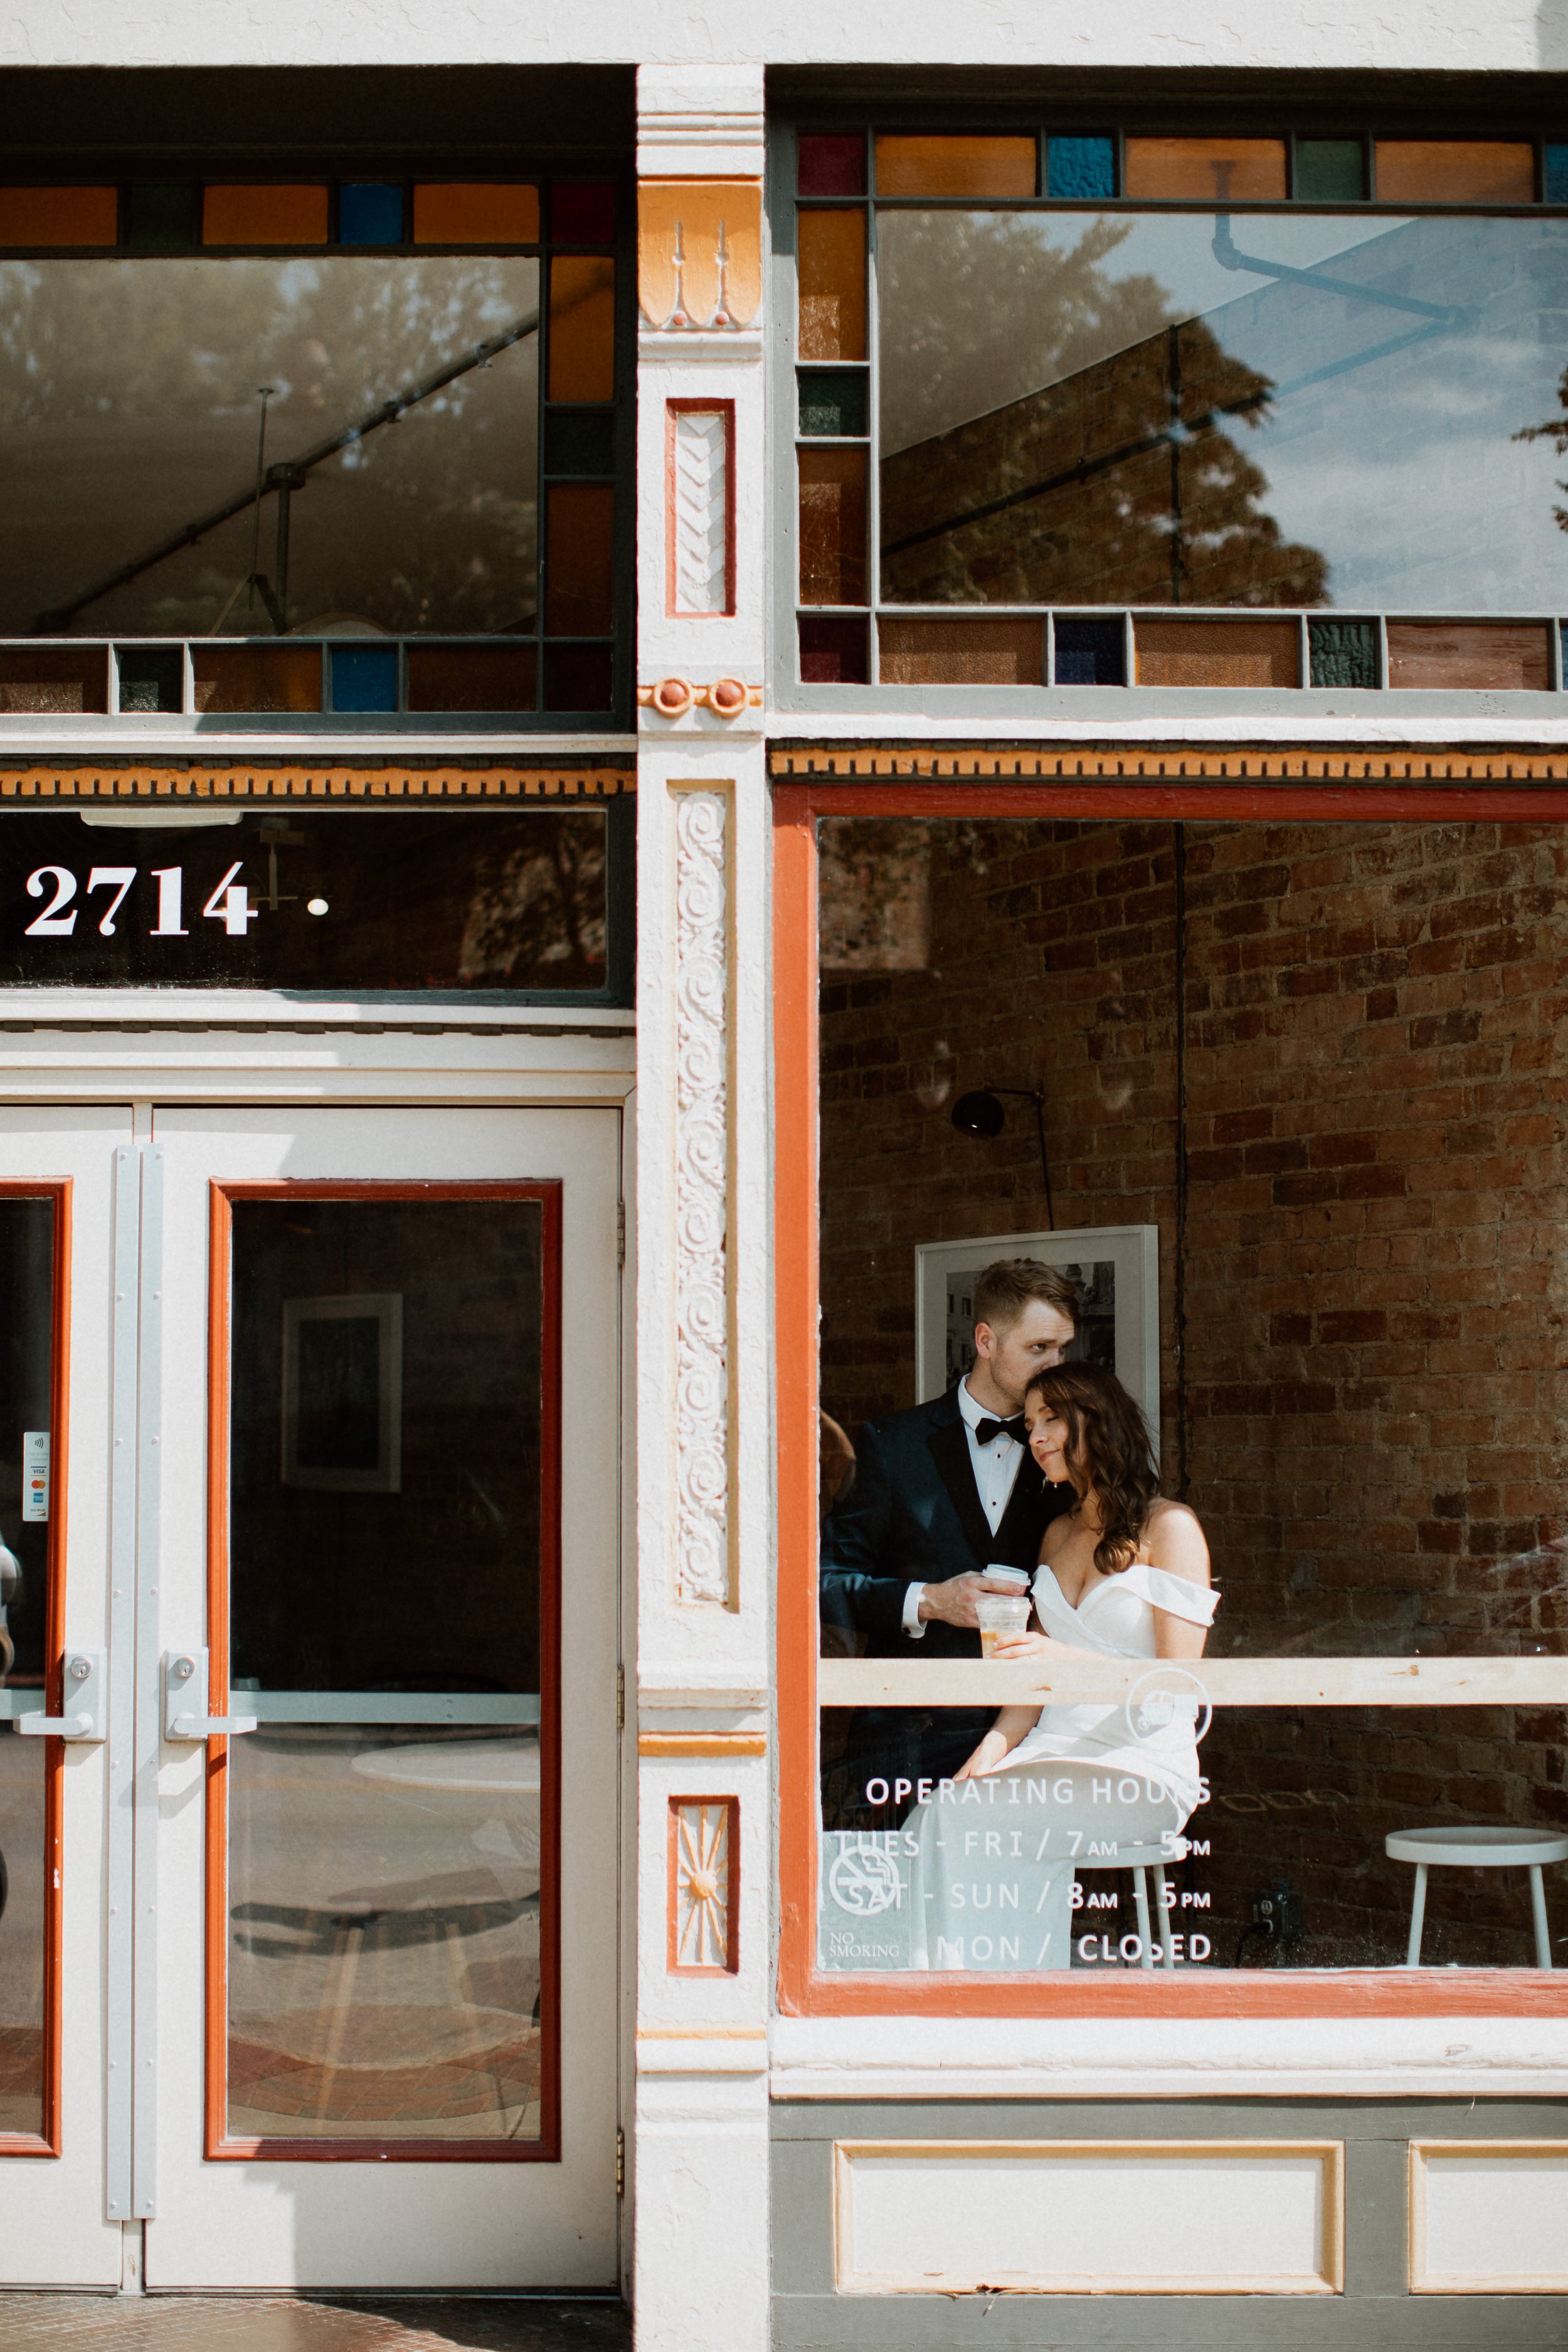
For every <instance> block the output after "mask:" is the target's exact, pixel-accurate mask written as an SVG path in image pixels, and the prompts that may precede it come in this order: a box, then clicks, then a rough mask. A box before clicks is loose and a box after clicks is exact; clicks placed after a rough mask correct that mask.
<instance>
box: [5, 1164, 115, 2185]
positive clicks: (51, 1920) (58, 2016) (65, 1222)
mask: <svg viewBox="0 0 1568 2352" xmlns="http://www.w3.org/2000/svg"><path fill="white" fill-rule="evenodd" d="M0 1201H52V1202H53V1203H54V1211H55V1220H54V1223H55V1234H54V1239H55V1263H54V1269H53V1278H52V1281H51V1283H50V1290H49V1304H50V1310H51V1312H52V1314H53V1317H54V1329H53V1332H52V1334H51V1339H52V1341H53V1347H52V1357H53V1360H52V1362H51V1364H50V1367H49V1412H50V1413H51V1415H52V1416H53V1430H52V1433H51V1436H50V1440H49V1541H48V1567H47V1590H46V1592H45V1598H44V1656H45V1659H46V1660H47V1664H46V1667H45V1671H44V1703H45V1706H46V1708H47V1712H48V1713H49V1714H50V1715H63V1714H64V1712H65V1663H66V1662H65V1622H66V1500H67V1496H68V1491H69V1480H68V1475H67V1473H68V1468H69V1435H70V1422H69V1419H68V1412H69V1404H70V1307H71V1180H70V1178H69V1177H68V1176H58V1177H48V1176H46V1177H40V1178H34V1177H27V1176H18V1177H7V1178H6V1179H5V1181H0ZM42 1744H43V1749H44V2047H43V2062H44V2112H43V2115H42V2117H41V2118H40V2120H41V2121H42V2124H43V2126H44V2128H43V2130H42V2132H41V2133H37V2132H0V2157H7V2156H32V2157H38V2156H59V2155H60V2154H61V2153H62V2152H63V2151H62V2147H61V2140H60V2068H61V2063H62V2054H63V2051H64V2043H65V2032H64V2019H63V2003H64V1975H63V1969H64V1950H63V1943H62V1937H63V1932H64V1927H65V1889H64V1885H63V1877H64V1873H63V1869H62V1863H63V1859H64V1853H63V1846H64V1841H63V1839H62V1836H61V1823H60V1811H61V1805H62V1802H63V1800H64V1796H65V1769H66V1744H65V1741H64V1740H63V1739H46V1740H45V1741H44V1742H43V1743H42ZM84 1866H85V1867H88V1868H90V1869H91V1870H94V1871H96V1870H97V1868H98V1866H99V1865H98V1861H97V1858H96V1856H94V1857H90V1858H89V1861H88V1862H87V1864H85V1865H84Z"/></svg>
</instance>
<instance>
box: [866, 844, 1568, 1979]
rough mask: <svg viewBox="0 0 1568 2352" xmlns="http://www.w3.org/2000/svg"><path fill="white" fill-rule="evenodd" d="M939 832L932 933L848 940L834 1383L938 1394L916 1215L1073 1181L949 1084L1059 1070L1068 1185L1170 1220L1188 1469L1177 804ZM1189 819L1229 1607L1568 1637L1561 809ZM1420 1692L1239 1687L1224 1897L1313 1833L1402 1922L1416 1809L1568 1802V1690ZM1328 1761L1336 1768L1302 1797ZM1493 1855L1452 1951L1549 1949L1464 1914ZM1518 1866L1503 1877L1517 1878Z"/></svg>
mask: <svg viewBox="0 0 1568 2352" xmlns="http://www.w3.org/2000/svg"><path fill="white" fill-rule="evenodd" d="M1175 854H1176V836H1175V832H1174V829H1173V826H1172V825H1170V824H1156V823H1152V822H1150V823H1145V822H1142V821H1139V822H1129V823H1124V824H1081V825H1080V824H1069V823H1066V822H1063V823H1058V824H1006V823H1002V822H991V821H984V820H979V821H974V822H965V823H962V824H960V823H947V824H939V825H935V826H933V827H931V882H930V909H931V913H930V925H931V936H930V947H929V962H928V966H927V968H926V969H924V970H921V971H912V970H905V971H889V972H871V971H858V972H843V973H838V974H835V973H832V972H829V973H828V974H826V976H825V983H824V993H823V1033H822V1048H823V1060H822V1067H823V1130H822V1154H823V1157H822V1164H823V1200H824V1223H823V1300H824V1319H823V1402H824V1404H825V1406H826V1408H827V1410H828V1411H829V1412H832V1413H833V1414H834V1415H835V1416H836V1417H837V1419H839V1420H840V1421H842V1422H844V1423H845V1424H846V1425H847V1427H849V1428H850V1430H851V1431H853V1429H854V1427H855V1425H856V1423H858V1421H859V1420H860V1419H861V1418H863V1417H865V1416H866V1415H867V1414H868V1413H870V1412H877V1411H885V1410H888V1409H889V1408H892V1407H896V1406H898V1405H901V1404H904V1403H907V1402H910V1401H912V1398H913V1395H914V1364H913V1330H914V1317H913V1255H912V1253H913V1248H914V1244H916V1242H917V1241H931V1240H940V1239H945V1238H957V1237H961V1236H963V1234H984V1233H1005V1232H1027V1231H1029V1230H1032V1229H1034V1228H1036V1227H1037V1226H1040V1225H1043V1224H1044V1223H1045V1222H1046V1220H1045V1215H1044V1204H1043V1200H1042V1194H1041V1184H1040V1174H1039V1164H1038V1155H1037V1148H1036V1143H1035V1138H1034V1133H1033V1129H1032V1122H1031V1121H1030V1120H1029V1118H1027V1115H1026V1111H1025V1115H1024V1116H1022V1117H1020V1116H1018V1115H1017V1113H1015V1115H1014V1116H1013V1117H1011V1118H1010V1119H1009V1123H1008V1126H1007V1129H1006V1131H1005V1133H1004V1135H1003V1136H1002V1137H1001V1138H1000V1139H997V1140H996V1141H995V1142H994V1143H981V1142H975V1141H972V1140H971V1139H968V1138H966V1137H963V1136H961V1135H959V1134H958V1133H956V1131H955V1130H954V1129H953V1128H952V1123H951V1117H950V1112H951V1106H952V1098H953V1097H954V1096H955V1095H956V1094H958V1093H959V1092H962V1091H963V1089H965V1088H966V1087H973V1086H976V1085H979V1084H981V1083H982V1082H984V1081H985V1080H991V1081H994V1082H997V1083H1004V1084H1016V1085H1032V1084H1033V1083H1034V1082H1035V1080H1036V1079H1037V1077H1038V1078H1039V1079H1040V1080H1041V1081H1042V1082H1043V1083H1044V1084H1045V1086H1046V1087H1047V1097H1048V1103H1049V1109H1048V1115H1047V1132H1048V1138H1049V1142H1050V1150H1051V1156H1052V1174H1053V1181H1054V1186H1055V1193H1056V1214H1057V1223H1058V1224H1059V1225H1064V1226H1065V1225H1097V1224H1112V1223H1117V1224H1120V1223H1129V1222H1132V1223H1145V1222H1148V1223H1157V1224H1158V1226H1159V1228H1160V1237H1161V1252H1160V1255H1161V1320H1162V1335H1163V1347H1162V1360H1163V1380H1162V1390H1163V1403H1162V1412H1163V1441H1164V1442H1163V1454H1164V1468H1165V1472H1166V1477H1167V1486H1168V1487H1169V1486H1173V1484H1174V1481H1175V1479H1176V1478H1177V1476H1178V1475H1179V1472H1180V1464H1179V1461H1178V1458H1177V1428H1178V1413H1177V1398H1176V1394H1175V1378H1174V1373H1175V1359H1174V1352H1173V1339H1174V1330H1173V1287H1174V1286H1173V1276H1174V1256H1173V1249H1174V1230H1175V1215H1176V1161H1177V1119H1176V1110H1177V1100H1176V1057H1175V1032H1176V1019H1175V982H1176V919H1175V888H1174V883H1175ZM1185 860H1186V896H1187V953H1186V980H1185V991H1186V996H1185V1002H1186V1015H1187V1055H1186V1072H1187V1120H1186V1141H1187V1151H1188V1176H1189V1195H1188V1221H1187V1251H1186V1283H1187V1350H1186V1354H1187V1394H1186V1411H1187V1416H1188V1425H1189V1428H1190V1433H1191V1440H1190V1455H1189V1462H1188V1472H1189V1479H1190V1494H1191V1499H1192V1501H1193V1503H1194V1507H1196V1508H1197V1510H1198V1511H1199V1513H1200V1515H1201V1517H1202V1518H1203V1520H1204V1523H1205V1528H1206V1530H1207V1533H1208V1536H1209V1540H1210V1543H1211V1546H1212V1549H1213V1551H1214V1556H1215V1578H1216V1581H1217V1582H1218V1583H1219V1584H1220V1585H1221V1587H1222V1590H1223V1594H1224V1600H1223V1604H1222V1607H1221V1611H1220V1614H1219V1618H1218V1621H1217V1622H1216V1626H1215V1635H1214V1637H1213V1641H1212V1647H1213V1649H1214V1650H1215V1652H1216V1653H1232V1654H1235V1653H1242V1654H1254V1655H1258V1654H1274V1653H1279V1652H1286V1653H1306V1654H1335V1653H1357V1654H1369V1653H1370V1654H1394V1655H1405V1654H1411V1653H1415V1652H1420V1653H1435V1652H1444V1651H1447V1652H1465V1651H1470V1650H1478V1649H1479V1650H1486V1651H1489V1652H1498V1651H1512V1652H1521V1651H1522V1652H1523V1653H1525V1654H1530V1653H1532V1652H1537V1651H1550V1652H1552V1653H1554V1654H1556V1653H1561V1652H1562V1650H1563V1647H1564V1639H1563V1634H1564V1627H1565V1625H1568V1609H1565V1599H1568V1585H1565V1579H1564V1572H1563V1528H1564V1517H1563V1470H1564V1466H1565V1464H1564V1454H1565V1447H1564V1438H1563V1412H1562V1404H1561V1376H1560V1364H1561V1360H1562V1354H1563V1339H1562V1333H1563V1276H1562V1275H1561V1273H1560V1272H1559V1270H1558V1265H1557V1260H1558V1256H1559V1252H1558V1246H1557V1244H1558V1235H1559V1233H1560V1231H1561V1229H1562V1223H1563V1096H1564V1090H1565V1076H1568V1056H1565V1055H1564V1053H1563V1049H1562V1047H1561V1046H1560V1045H1559V1043H1558V1028H1559V1024H1560V1022H1561V1019H1562V1015H1563V1006H1564V971H1565V967H1564V958H1563V934H1562V918H1563V909H1564V908H1565V907H1568V894H1565V889H1564V874H1565V863H1568V854H1565V851H1564V847H1563V842H1562V840H1561V838H1560V836H1558V835H1556V834H1555V833H1554V832H1553V830H1552V828H1550V827H1546V826H1499V825H1469V826H1459V825H1424V826H1399V825H1392V824H1339V825H1322V824H1258V825H1251V826H1240V825H1232V824H1188V825H1187V827H1186V829H1185ZM1018 1108H1019V1110H1025V1107H1023V1106H1019V1107H1018ZM1421 1720H1422V1725H1423V1728H1422V1729H1421V1731H1420V1732H1419V1734H1417V1733H1416V1732H1415V1730H1414V1729H1413V1724H1412V1719H1411V1718H1408V1717H1394V1716H1378V1717H1373V1716H1362V1717H1352V1716H1350V1715H1349V1714H1344V1713H1340V1712H1337V1711H1336V1712H1334V1713H1333V1714H1332V1715H1330V1714H1326V1713H1325V1714H1322V1715H1319V1714H1317V1713H1316V1711H1310V1712H1309V1714H1308V1715H1307V1716H1306V1717H1304V1718H1302V1719H1300V1721H1298V1720H1296V1719H1293V1718H1289V1717H1275V1716H1267V1715H1253V1716H1247V1717H1237V1718H1234V1719H1230V1720H1226V1719H1222V1720H1221V1722H1220V1723H1219V1724H1218V1725H1216V1727H1215V1731H1214V1732H1213V1734H1212V1735H1211V1738H1210V1742H1209V1745H1208V1748H1207V1749H1206V1750H1205V1754H1206V1756H1207V1758H1208V1766H1209V1769H1210V1771H1211V1773H1212V1775H1213V1777H1214V1780H1215V1792H1216V1802H1215V1806H1214V1807H1212V1808H1210V1809H1208V1813H1207V1818H1208V1820H1209V1821H1210V1822H1212V1823H1213V1824H1214V1836H1215V1857H1214V1863H1213V1865H1212V1874H1211V1882H1210V1883H1212V1884H1213V1885H1214V1886H1215V1902H1216V1905H1218V1904H1219V1902H1220V1900H1221V1896H1222V1895H1224V1896H1225V1899H1226V1905H1227V1906H1232V1905H1234V1904H1236V1903H1238V1902H1239V1901H1240V1899H1241V1897H1242V1896H1243V1895H1245V1892H1246V1890H1247V1887H1248V1886H1250V1885H1254V1884H1257V1883H1258V1879H1259V1876H1260V1875H1263V1876H1267V1875H1268V1874H1270V1873H1271V1872H1272V1871H1273V1870H1274V1869H1279V1868H1287V1869H1289V1871H1290V1873H1291V1874H1292V1875H1293V1876H1294V1877H1295V1878H1296V1880H1297V1883H1298V1885H1303V1888H1304V1891H1305V1892H1306V1893H1307V1894H1308V1895H1309V1898H1310V1914H1311V1915H1312V1924H1313V1925H1314V1927H1316V1928H1317V1929H1318V1931H1319V1932H1320V1934H1321V1935H1323V1936H1324V1937H1327V1938H1328V1939H1329V1940H1330V1941H1331V1944H1332V1945H1333V1947H1334V1953H1333V1956H1337V1957H1340V1958H1345V1959H1350V1958H1363V1957H1370V1956H1371V1954H1372V1948H1373V1947H1375V1948H1376V1950H1377V1952H1378V1953H1379V1954H1380V1955H1381V1956H1382V1957H1388V1956H1389V1950H1388V1948H1389V1942H1390V1937H1391V1936H1394V1930H1395V1928H1396V1927H1398V1923H1399V1921H1400V1920H1401V1919H1402V1918H1403V1916H1405V1913H1406V1912H1407V1906H1408V1900H1409V1891H1410V1873H1409V1870H1408V1869H1407V1868H1405V1867H1403V1866H1400V1865H1395V1864H1388V1863H1386V1862H1385V1861H1384V1857H1383V1853H1382V1839H1383V1832H1384V1830H1385V1829H1388V1828H1392V1827H1394V1826H1396V1825H1397V1824H1398V1822H1401V1821H1412V1820H1417V1819H1423V1818H1425V1819H1430V1820H1441V1819H1443V1818H1445V1817H1453V1818H1456V1819H1458V1818H1468V1819H1472V1820H1486V1819H1496V1820H1511V1821H1529V1822H1535V1823H1539V1824H1542V1825H1544V1824H1548V1823H1550V1824H1552V1825H1553V1826H1555V1825H1556V1824H1558V1823H1559V1822H1563V1821H1568V1796H1565V1794H1564V1790H1563V1777H1562V1776H1563V1763H1562V1758H1563V1737H1562V1735H1563V1725H1562V1721H1561V1718H1560V1717H1558V1716H1556V1715H1555V1714H1553V1715H1551V1716H1549V1717H1541V1716H1535V1717H1531V1716H1527V1715H1524V1714H1520V1713H1515V1714H1513V1715H1511V1716H1510V1715H1509V1714H1507V1713H1506V1712H1505V1711H1497V1712H1492V1711H1485V1712H1482V1711H1474V1712H1472V1711H1468V1710H1467V1711H1465V1712H1463V1713H1460V1712H1458V1711H1454V1712H1451V1713H1449V1714H1446V1715H1443V1716H1438V1717H1423V1718H1422V1719H1421ZM1259 1788H1264V1789H1266V1790H1273V1791H1276V1792H1278V1793H1279V1797H1280V1801H1279V1803H1269V1804H1268V1807H1267V1810H1266V1811H1265V1812H1263V1813H1254V1812H1252V1811H1249V1810H1247V1809H1246V1808H1240V1809H1238V1808H1235V1807H1231V1806H1225V1805H1221V1804H1220V1803H1219V1801H1218V1800H1219V1798H1220V1796H1221V1795H1222V1794H1229V1795H1233V1796H1235V1795H1241V1796H1245V1795H1246V1794H1247V1793H1248V1792H1249V1791H1256V1790H1258V1789H1259ZM1310 1789H1320V1790H1331V1791H1332V1792H1335V1797H1334V1801H1333V1802H1332V1803H1330V1804H1320V1803H1317V1802H1316V1801H1311V1800H1309V1801H1306V1802H1304V1803H1302V1804H1300V1805H1292V1802H1291V1798H1292V1796H1293V1795H1295V1794H1300V1792H1302V1791H1304V1790H1310ZM1264 1822H1267V1831H1268V1834H1267V1837H1265V1836H1264V1834H1263V1831H1262V1828H1261V1827H1260V1826H1258V1825H1260V1824H1262V1823H1264ZM1197 1826H1198V1825H1197V1824H1196V1823H1194V1828H1195V1827H1197ZM1265 1863H1266V1864H1267V1867H1261V1865H1262V1864H1265ZM1233 1879H1234V1880H1235V1882H1236V1883H1235V1884H1231V1883H1230V1882H1231V1881H1232V1880H1233ZM1477 1885H1478V1882H1477V1881H1476V1880H1474V1879H1473V1878H1470V1877H1468V1875H1460V1876H1458V1877H1457V1878H1455V1879H1454V1880H1453V1881H1452V1882H1449V1883H1447V1885H1445V1884H1444V1883H1443V1882H1442V1881H1441V1880H1440V1879H1438V1878H1436V1877H1435V1878H1434V1881H1433V1893H1432V1898H1431V1899H1432V1908H1433V1917H1434V1923H1435V1924H1434V1932H1436V1930H1437V1928H1438V1927H1439V1926H1440V1927H1442V1932H1443V1933H1444V1935H1446V1936H1448V1937H1449V1939H1450V1941H1452V1940H1453V1938H1454V1937H1458V1938H1459V1944H1460V1945H1463V1946H1464V1948H1463V1950H1462V1951H1461V1950H1460V1948H1458V1946H1457V1947H1456V1948H1455V1949H1453V1950H1452V1951H1448V1952H1446V1953H1445V1955H1444V1957H1473V1958H1481V1957H1497V1958H1505V1957H1506V1958H1523V1957H1524V1953H1523V1951H1521V1949H1519V1948H1518V1937H1517V1935H1515V1934H1514V1933H1513V1932H1512V1931H1511V1930H1510V1933H1509V1934H1508V1935H1507V1936H1506V1937H1503V1936H1501V1935H1500V1931H1499V1934H1498V1936H1496V1937H1493V1940H1494V1941H1498V1942H1500V1948H1499V1949H1498V1950H1497V1951H1496V1952H1495V1954H1494V1953H1492V1952H1490V1951H1488V1952H1487V1953H1485V1954H1483V1953H1482V1952H1481V1951H1480V1950H1479V1949H1476V1950H1473V1951H1472V1950H1471V1949H1470V1947H1469V1945H1466V1944H1465V1943H1464V1938H1465V1937H1466V1936H1467V1935H1468V1937H1470V1940H1471V1943H1474V1942H1475V1941H1476V1939H1477V1938H1479V1939H1480V1941H1481V1942H1483V1943H1484V1942H1485V1941H1486V1939H1487V1937H1489V1935H1491V1934H1492V1931H1491V1930H1490V1929H1489V1928H1487V1927H1484V1925H1482V1924H1480V1922H1479V1920H1478V1921H1477V1922H1476V1923H1474V1924H1472V1925H1471V1926H1470V1927H1465V1926H1464V1924H1463V1923H1464V1919H1465V1916H1466V1913H1465V1906H1469V1907H1470V1908H1471V1909H1472V1910H1473V1909H1476V1907H1477V1902H1478V1898H1477ZM1499 1899H1500V1895H1499V1888H1498V1886H1497V1885H1496V1883H1495V1882H1494V1883H1491V1884H1489V1885H1488V1886H1487V1888H1486V1890H1485V1898H1484V1907H1485V1910H1486V1913H1487V1916H1490V1915H1491V1913H1492V1912H1494V1911H1495V1910H1496V1909H1497V1904H1498V1900H1499ZM1563 1899H1564V1904H1565V1906H1568V1895H1565V1896H1564V1898H1563ZM1456 1903H1458V1909H1456ZM1510 1905H1511V1908H1517V1907H1518V1905H1517V1903H1515V1902H1512V1901H1511V1898H1510ZM1511 1908H1510V1916H1511ZM1522 1916H1523V1918H1524V1920H1525V1922H1526V1925H1527V1924H1528V1906H1526V1907H1525V1910H1524V1912H1523V1914H1522ZM1330 1923H1332V1924H1330ZM1239 1924H1240V1920H1239V1919H1238V1920H1237V1929H1238V1928H1239ZM1563 1929H1564V1931H1565V1932H1568V1907H1565V1908H1564V1915H1563ZM1402 1934H1403V1929H1402V1927H1398V1936H1402ZM1398 1936H1394V1940H1395V1941H1396V1942H1397V1940H1398ZM1232 1941H1233V1942H1234V1937H1232ZM1326 1956H1330V1955H1329V1954H1328V1952H1327V1950H1326V1948H1320V1949H1318V1950H1316V1951H1315V1952H1314V1955H1313V1957H1314V1958H1324V1957H1326Z"/></svg>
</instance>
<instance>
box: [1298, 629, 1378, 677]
mask: <svg viewBox="0 0 1568 2352" xmlns="http://www.w3.org/2000/svg"><path fill="white" fill-rule="evenodd" d="M1307 635H1308V638H1309V641H1310V646H1311V657H1312V678H1311V682H1312V684H1313V685H1314V686H1358V687H1375V686H1376V684H1377V683H1378V677H1377V624H1376V622H1375V621H1309V622H1308V624H1307Z"/></svg>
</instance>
